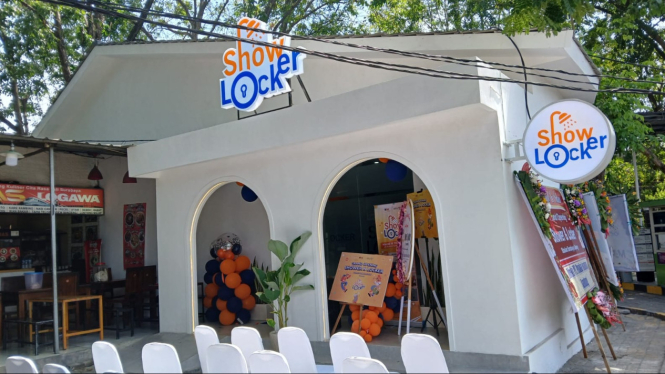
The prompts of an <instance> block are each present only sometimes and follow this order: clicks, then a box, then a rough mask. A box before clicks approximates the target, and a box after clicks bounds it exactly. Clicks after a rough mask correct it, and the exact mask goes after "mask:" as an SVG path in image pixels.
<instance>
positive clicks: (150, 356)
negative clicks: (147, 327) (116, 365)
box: [141, 343, 182, 374]
mask: <svg viewBox="0 0 665 374" xmlns="http://www.w3.org/2000/svg"><path fill="white" fill-rule="evenodd" d="M141 360H142V361H143V372H144V373H146V374H156V373H176V374H181V373H182V366H180V358H178V352H177V351H176V350H175V347H173V346H172V345H171V344H164V343H148V344H146V345H144V346H143V352H142V353H141Z"/></svg>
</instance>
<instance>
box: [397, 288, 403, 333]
mask: <svg viewBox="0 0 665 374" xmlns="http://www.w3.org/2000/svg"><path fill="white" fill-rule="evenodd" d="M403 312H404V295H402V298H401V299H400V301H399V324H398V325H397V336H400V335H402V315H403Z"/></svg>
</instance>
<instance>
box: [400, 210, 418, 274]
mask: <svg viewBox="0 0 665 374" xmlns="http://www.w3.org/2000/svg"><path fill="white" fill-rule="evenodd" d="M399 225H400V226H399V252H397V278H399V281H400V282H402V283H404V280H406V279H409V278H410V277H411V272H412V270H413V256H414V253H413V249H414V239H413V230H414V225H413V203H412V202H411V200H407V201H405V202H404V203H402V207H401V209H400V214H399Z"/></svg>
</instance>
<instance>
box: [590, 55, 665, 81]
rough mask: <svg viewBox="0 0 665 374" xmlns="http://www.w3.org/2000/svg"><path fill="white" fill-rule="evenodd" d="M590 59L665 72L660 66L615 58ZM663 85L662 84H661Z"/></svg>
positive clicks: (594, 56) (599, 57) (596, 56)
mask: <svg viewBox="0 0 665 374" xmlns="http://www.w3.org/2000/svg"><path fill="white" fill-rule="evenodd" d="M589 57H593V58H597V59H599V60H606V61H612V62H617V63H619V64H625V65H633V66H637V67H641V68H645V69H654V70H660V71H662V72H665V69H664V68H659V67H658V66H651V65H643V64H638V63H636V62H629V61H622V60H615V59H613V58H607V57H602V56H598V55H589ZM661 83H662V82H661Z"/></svg>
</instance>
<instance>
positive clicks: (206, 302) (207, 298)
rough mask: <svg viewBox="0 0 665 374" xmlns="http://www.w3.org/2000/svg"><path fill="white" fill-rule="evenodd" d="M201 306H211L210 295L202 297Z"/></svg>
mask: <svg viewBox="0 0 665 374" xmlns="http://www.w3.org/2000/svg"><path fill="white" fill-rule="evenodd" d="M203 307H204V308H206V309H208V308H212V297H208V296H206V297H205V298H203Z"/></svg>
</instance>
